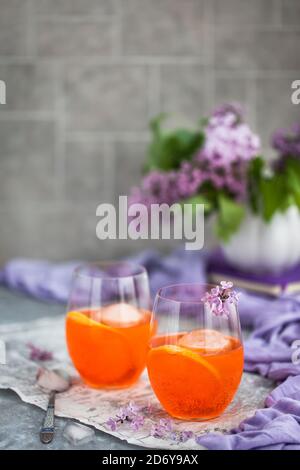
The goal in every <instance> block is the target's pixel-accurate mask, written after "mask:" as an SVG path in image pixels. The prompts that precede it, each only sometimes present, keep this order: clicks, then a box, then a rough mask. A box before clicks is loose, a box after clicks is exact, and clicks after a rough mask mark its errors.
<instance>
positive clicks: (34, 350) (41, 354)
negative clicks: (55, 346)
mask: <svg viewBox="0 0 300 470" xmlns="http://www.w3.org/2000/svg"><path fill="white" fill-rule="evenodd" d="M27 347H28V348H29V349H30V352H29V359H30V360H31V361H52V360H53V353H52V352H51V351H47V350H46V349H41V348H39V347H37V346H35V345H34V344H32V343H28V344H27Z"/></svg>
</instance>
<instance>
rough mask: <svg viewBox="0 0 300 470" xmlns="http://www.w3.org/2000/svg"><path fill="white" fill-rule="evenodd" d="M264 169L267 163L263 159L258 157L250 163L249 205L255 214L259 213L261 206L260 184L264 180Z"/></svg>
mask: <svg viewBox="0 0 300 470" xmlns="http://www.w3.org/2000/svg"><path fill="white" fill-rule="evenodd" d="M264 167H265V162H264V160H263V158H262V157H260V156H258V157H256V158H254V159H253V160H251V161H250V163H249V168H248V193H249V203H250V206H251V208H252V210H253V212H254V213H255V214H257V213H258V212H259V210H260V206H261V192H260V184H261V180H262V178H263V170H264Z"/></svg>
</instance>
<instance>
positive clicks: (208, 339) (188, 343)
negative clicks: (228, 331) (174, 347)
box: [178, 329, 232, 354]
mask: <svg viewBox="0 0 300 470" xmlns="http://www.w3.org/2000/svg"><path fill="white" fill-rule="evenodd" d="M178 345H179V346H182V347H184V348H188V349H190V350H192V351H196V352H198V353H200V354H217V353H220V352H224V351H229V350H230V349H231V347H232V344H231V341H230V338H228V336H226V335H224V334H223V333H220V332H219V331H216V330H208V329H207V330H206V329H203V330H194V331H191V332H190V333H186V334H184V335H183V336H182V337H181V338H180V339H179V341H178Z"/></svg>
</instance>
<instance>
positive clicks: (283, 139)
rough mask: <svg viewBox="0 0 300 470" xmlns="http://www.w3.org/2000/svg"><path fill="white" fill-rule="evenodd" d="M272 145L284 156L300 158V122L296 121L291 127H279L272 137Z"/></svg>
mask: <svg viewBox="0 0 300 470" xmlns="http://www.w3.org/2000/svg"><path fill="white" fill-rule="evenodd" d="M272 145H273V148H274V149H275V150H277V151H278V152H279V154H280V155H281V156H282V157H286V156H292V157H297V158H300V123H295V124H293V126H292V127H291V129H278V130H277V131H276V132H274V134H273V137H272Z"/></svg>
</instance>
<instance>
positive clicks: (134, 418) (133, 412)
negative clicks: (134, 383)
mask: <svg viewBox="0 0 300 470" xmlns="http://www.w3.org/2000/svg"><path fill="white" fill-rule="evenodd" d="M141 411H142V410H141V408H140V407H139V406H137V405H136V404H135V403H134V402H132V401H131V402H130V403H129V405H127V406H124V407H121V408H120V409H119V411H118V413H117V414H116V416H115V417H114V418H112V417H111V418H109V419H108V420H107V421H106V425H107V426H108V427H109V428H110V429H111V431H116V430H117V429H118V427H119V426H120V425H121V424H123V423H125V422H127V423H128V424H129V425H130V427H131V428H132V429H133V430H134V431H138V430H139V429H140V428H141V427H143V425H144V421H145V417H144V415H143V414H141Z"/></svg>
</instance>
